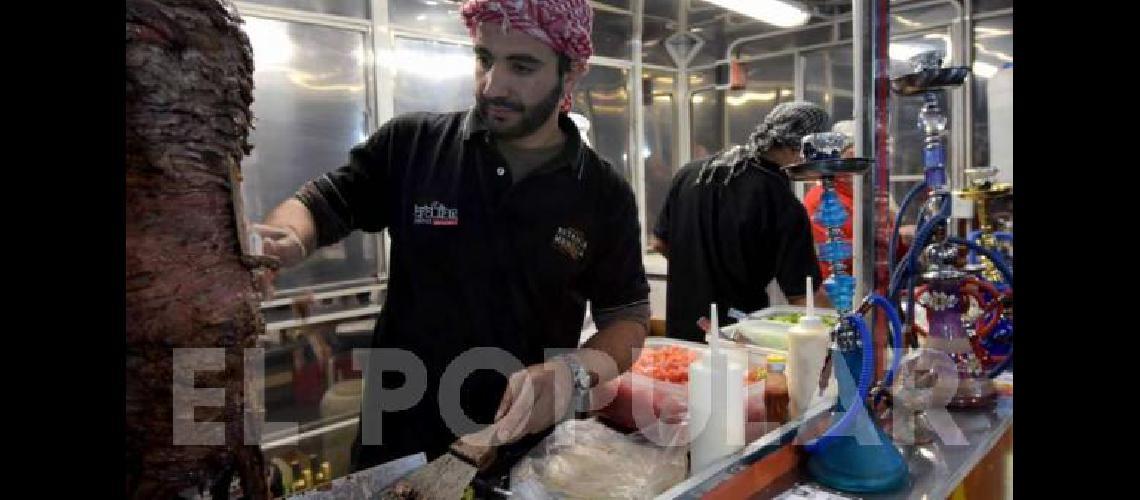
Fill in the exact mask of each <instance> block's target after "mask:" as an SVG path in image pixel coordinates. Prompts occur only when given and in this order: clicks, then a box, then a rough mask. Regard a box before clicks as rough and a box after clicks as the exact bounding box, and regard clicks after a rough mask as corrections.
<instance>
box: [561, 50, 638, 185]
mask: <svg viewBox="0 0 1140 500" xmlns="http://www.w3.org/2000/svg"><path fill="white" fill-rule="evenodd" d="M628 81H629V72H628V71H626V70H624V69H620V68H610V67H605V66H597V65H593V66H590V71H589V72H588V73H586V76H585V77H584V78H583V79H582V80H581V81H580V82H578V84H577V85H576V86H575V87H574V106H573V108H572V109H571V111H573V112H575V113H578V114H581V115H582V116H584V117H585V118H586V120H587V121H589V123H590V130H589V132H588V133H587V135H588V136H589V143H590V145H591V147H593V148H594V151H597V152H598V154H599V155H601V156H602V158H605V159H606V160H608V161H609V162H610V164H612V165H613V167H614V168H615V169H617V170H618V172H620V173H621V174H622V177H624V178H626V179H627V180H628V179H629V178H630V175H629V168H630V167H629V165H630V163H629V120H630V117H629V90H628V88H627V87H628V83H627V82H628Z"/></svg>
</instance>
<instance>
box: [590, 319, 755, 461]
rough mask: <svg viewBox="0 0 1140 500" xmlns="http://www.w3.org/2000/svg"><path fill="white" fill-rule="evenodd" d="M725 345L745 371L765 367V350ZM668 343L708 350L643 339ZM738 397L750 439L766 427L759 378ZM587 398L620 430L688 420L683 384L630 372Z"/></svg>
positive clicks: (649, 342)
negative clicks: (742, 362) (744, 359)
mask: <svg viewBox="0 0 1140 500" xmlns="http://www.w3.org/2000/svg"><path fill="white" fill-rule="evenodd" d="M725 344H728V345H726V346H725V347H727V348H729V349H739V351H738V352H741V353H742V354H743V356H745V357H747V360H748V373H755V372H756V371H757V370H764V369H765V368H766V364H767V358H768V354H770V351H769V350H767V349H762V348H757V347H755V346H750V345H745V344H738V343H732V342H725ZM670 345H672V346H679V347H685V348H688V349H692V350H694V351H696V352H697V353H698V354H700V355H703V354H704V352H705V350H706V349H708V346H707V345H705V344H702V343H698V342H689V341H685V340H677V339H670V338H664V337H650V338H648V339H646V340H645V347H646V348H659V347H664V346H670ZM722 345H724V344H722ZM742 396H743V397H745V401H744V412H745V424H744V425H745V439H746V440H747V441H749V442H750V441H752V440H754V439H756V438H758V437H760V436H761V435H763V431H764V429H766V427H765V412H764V382H763V380H761V381H759V382H752V383H747V384H746V385H745V394H744V395H742ZM591 398H592V401H593V403H592V404H593V405H594V408H595V409H596V410H597V416H598V417H599V418H600V419H601V420H603V421H605V422H606V423H608V424H610V425H612V426H614V427H617V428H619V429H623V430H629V431H634V430H637V431H642V432H643V433H646V432H648V433H653V432H657V429H656V427H657V426H656V425H654V422H657V421H659V422H661V423H664V424H683V423H684V422H686V421H687V420H688V402H689V387H688V384H687V383H676V382H669V381H664V380H659V379H655V378H652V377H648V376H645V375H642V374H639V373H633V372H632V371H630V372H626V373H624V374H622V376H620V377H618V378H616V379H613V380H610V381H609V382H607V383H604V384H601V385H600V386H598V387H597V388H595V389H594V391H593V393H592V395H591Z"/></svg>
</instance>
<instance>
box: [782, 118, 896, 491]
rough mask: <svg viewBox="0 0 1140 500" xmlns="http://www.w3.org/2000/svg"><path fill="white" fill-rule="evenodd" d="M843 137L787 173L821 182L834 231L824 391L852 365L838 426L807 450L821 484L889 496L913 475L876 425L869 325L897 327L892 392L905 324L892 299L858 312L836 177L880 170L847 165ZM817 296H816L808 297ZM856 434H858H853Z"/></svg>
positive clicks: (824, 211) (826, 222)
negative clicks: (883, 317)
mask: <svg viewBox="0 0 1140 500" xmlns="http://www.w3.org/2000/svg"><path fill="white" fill-rule="evenodd" d="M843 142H844V136H843V135H842V134H838V133H833V132H824V133H818V134H811V135H808V136H806V137H804V139H803V144H802V151H803V153H804V158H805V159H806V160H807V161H806V162H805V163H801V164H799V165H793V166H791V167H788V168H787V172H788V174H789V175H790V176H791V177H792V178H793V179H796V180H816V179H818V180H821V181H822V185H823V188H824V192H823V195H822V196H821V203H820V206H819V208H818V210H817V211H816V213H815V214H814V216H815V220H816V221H817V222H819V223H820V224H822V225H823V226H824V227H826V228H827V234H828V239H827V241H826V242H824V243H822V244H820V245H819V255H820V259H821V260H824V261H826V262H828V263H830V264H831V273H830V275H829V276H828V277H827V279H826V280H824V282H823V286H824V289H825V290H826V291H827V294H828V296H829V298H830V299H831V303H832V304H833V305H834V306H835V309H836V311H838V312H839V314H840V321H839V322H838V323H837V324H836V325H835V327H834V328H833V329H832V330H831V345H830V346H829V348H828V352H827V358H826V359H825V361H824V367H823V370H822V371H821V373H820V380H819V389H820V392H821V393H822V392H823V390H825V389H826V387H827V384H828V379H829V378H830V374H831V372H832V370H833V362H834V359H835V358H840V359H841V360H842V361H844V362H845V365H846V366H845V368H846V369H845V370H844V371H845V372H847V373H838V374H837V377H836V378H837V379H838V380H839V393H840V398H839V401H837V403H836V407H835V409H834V410H833V411H834V412H835V413H833V415H836V414H838V415H837V416H838V418H837V419H835V420H833V423H832V425H831V426H830V427H829V428H828V429H827V430H826V431H824V433H823V434H822V435H821V436H819V437H816V438H814V439H811V440H809V441H808V442H806V443H805V444H804V449H805V451H807V452H808V454H809V455H810V456H809V458H808V462H807V468H808V470H809V471H810V473H811V474H812V476H814V477H815V479H816V480H818V481H819V482H820V483H821V484H824V485H826V486H829V487H832V488H835V489H838V490H841V491H850V492H856V493H872V492H886V491H892V490H895V489H898V488H899V487H901V486H903V485H904V484H905V483H906V478H907V476H908V474H909V472H908V470H909V469H908V466H907V463H906V461H905V460H904V459H903V457H902V455H901V454H900V453H899V451H898V450H897V449H896V448H895V447H894V445H893V444H892V443H891V440H890V438H889V437H888V436H887V435H886V434H885V433H884V432H883V430H882V429H880V428H879V427H878V425H877V424H876V423H875V422H874V420H872V419H871V417H870V414H869V413H870V412H869V411H868V409H867V403H866V401H867V398H868V395H869V394H870V393H871V386H872V383H873V379H874V375H875V363H874V362H875V354H876V353H875V347H874V345H875V344H874V340H873V337H872V334H871V329H870V328H869V327H868V326H867V323H866V321H865V320H864V319H863V317H864V315H866V314H867V313H869V312H871V310H872V309H875V308H879V309H882V310H883V311H884V312H885V313H886V314H887V317H888V318H889V319H890V323H891V327H892V330H893V334H894V343H893V345H894V356H893V357H892V360H891V366H890V369H889V370H888V371H887V373H886V374H885V381H886V383H887V386H889V385H890V384H891V383H892V382H893V380H894V378H895V374H896V372H897V371H898V368H899V365H900V363H901V360H902V354H903V342H902V322H901V321H900V319H899V316H898V314H897V312H896V310H895V306H894V304H892V303H891V302H890V301H889V300H887V298H886V297H882V296H879V295H870V296H868V297H866V298H865V299H864V300H863V301H862V303H861V304H860V305H859V307H858V308H857V309H854V310H853V308H852V302H853V299H854V295H855V278H854V277H853V276H851V275H849V274H848V273H847V269H846V266H845V265H844V261H845V260H846V259H848V258H850V257H851V254H852V249H851V243H850V242H849V241H846V240H845V239H844V238H843V235H842V230H841V228H842V226H843V223H844V222H846V220H847V217H848V215H847V212H846V210H845V208H844V207H843V204H842V203H841V202H840V201H839V197H838V193H837V192H836V189H835V177H836V176H837V175H850V174H860V173H863V172H865V171H866V170H867V169H868V168H870V166H871V165H872V164H873V161H872V160H869V159H866V158H841V157H840V153H839V151H840V149H841V148H842V145H843ZM809 293H810V291H809ZM853 429H854V431H853ZM868 434H870V435H874V436H876V437H877V438H878V440H877V441H876V442H875V443H873V444H863V443H860V442H858V440H856V439H855V437H854V436H856V435H861V436H866V435H868Z"/></svg>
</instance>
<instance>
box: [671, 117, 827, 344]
mask: <svg viewBox="0 0 1140 500" xmlns="http://www.w3.org/2000/svg"><path fill="white" fill-rule="evenodd" d="M830 121H831V120H830V118H829V117H828V114H827V112H826V111H824V110H823V108H821V107H819V106H817V105H815V104H812V103H808V102H791V103H784V104H780V105H779V106H776V108H775V109H773V110H772V112H771V113H769V114H768V116H767V117H765V118H764V121H763V122H761V123H760V125H759V126H757V128H756V131H755V132H753V133H752V135H751V136H750V137H749V140H748V143H747V144H745V145H738V146H734V147H732V148H730V149H728V150H725V151H722V152H720V153H717V154H715V155H713V156H712V157H709V158H704V159H700V160H695V161H693V162H691V163H689V164H688V165H685V166H684V167H682V168H681V170H679V171H678V172H677V174H676V175H675V176H674V177H673V184H672V186H671V187H670V189H669V195H668V197H667V198H666V201H665V205H664V206H663V207H662V209H661V213H660V214H659V215H658V218H657V224H656V225H655V227H654V229H653V238H652V242H651V245H652V246H653V248H655V249H657V250H658V251H660V252H661V253H662V255H664V256H665V257H667V258H668V261H669V267H668V275H669V277H668V288H667V291H666V299H665V300H666V313H665V331H666V335H668V336H669V337H672V338H678V339H685V340H692V341H701V342H703V341H704V339H705V334H704V332H702V331H701V329H700V328H699V327H698V325H697V322H698V321H699V319H700V318H701V317H704V316H707V315H708V312H709V304H710V303H714V302H715V303H716V304H717V305H718V311H719V315H720V318H719V323H720V324H721V325H726V324H728V311H729V309H732V308H735V309H738V310H740V311H745V312H751V311H756V310H759V309H763V308H765V307H768V305H769V300H768V294H767V291H766V288H767V286H768V284H769V283H770V282H771V281H772V280H773V279H775V280H776V283H777V284H778V285H779V286H780V289H781V290H782V291H783V293H784V295H786V296H787V297H788V302H790V303H792V304H803V303H804V302H805V300H806V296H807V294H808V293H812V294H813V295H816V297H817V302H821V301H822V302H824V303H826V302H825V301H826V299H825V297H824V296H823V294H822V293H818V294H817V293H816V291H817V290H819V286H820V281H821V274H820V268H819V265H818V264H817V260H816V252H815V246H814V244H813V242H812V234H811V220H810V219H809V217H808V214H807V211H806V210H804V206H803V205H802V204H801V203H800V202H799V200H797V199H796V195H795V193H794V192H793V191H792V186H791V180H790V179H789V178H788V176H787V174H786V173H785V172H784V170H783V169H784V167H788V166H790V165H794V164H796V163H799V162H800V161H802V157H801V156H800V152H799V150H800V141H801V139H802V138H803V137H804V136H805V135H808V134H814V133H817V132H824V131H827V130H828V128H829V127H830V125H831V123H830ZM807 276H811V277H812V283H813V286H814V287H815V290H811V291H808V290H806V288H807V285H806V283H805V278H806V277H807Z"/></svg>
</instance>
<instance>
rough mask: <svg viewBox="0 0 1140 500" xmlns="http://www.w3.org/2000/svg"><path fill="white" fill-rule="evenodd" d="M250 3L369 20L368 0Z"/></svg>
mask: <svg viewBox="0 0 1140 500" xmlns="http://www.w3.org/2000/svg"><path fill="white" fill-rule="evenodd" d="M246 1H248V2H249V3H259V4H262V5H272V6H274V7H288V8H291V9H299V10H306V11H309V12H317V13H320V14H333V15H337V16H349V17H359V18H361V19H368V0H246Z"/></svg>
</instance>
